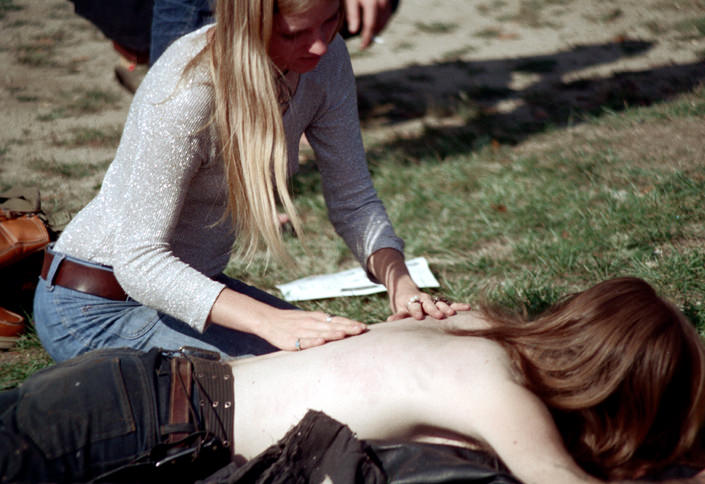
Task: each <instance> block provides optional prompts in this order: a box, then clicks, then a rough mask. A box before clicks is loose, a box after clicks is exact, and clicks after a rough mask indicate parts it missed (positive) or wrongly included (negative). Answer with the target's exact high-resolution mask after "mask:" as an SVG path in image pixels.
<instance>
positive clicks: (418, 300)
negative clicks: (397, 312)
mask: <svg viewBox="0 0 705 484" xmlns="http://www.w3.org/2000/svg"><path fill="white" fill-rule="evenodd" d="M414 303H419V304H421V298H420V297H419V296H418V294H417V295H416V296H411V297H410V298H409V302H407V303H406V307H409V306H411V305H412V304H414Z"/></svg>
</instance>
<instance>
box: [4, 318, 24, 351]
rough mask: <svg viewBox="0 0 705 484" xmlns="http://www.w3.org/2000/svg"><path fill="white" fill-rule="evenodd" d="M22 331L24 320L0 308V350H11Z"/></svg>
mask: <svg viewBox="0 0 705 484" xmlns="http://www.w3.org/2000/svg"><path fill="white" fill-rule="evenodd" d="M22 331H24V318H23V317H22V316H20V315H19V314H17V313H13V312H12V311H8V310H7V309H5V308H0V349H3V350H7V349H10V348H12V347H13V346H14V345H15V343H17V340H18V339H20V334H22Z"/></svg>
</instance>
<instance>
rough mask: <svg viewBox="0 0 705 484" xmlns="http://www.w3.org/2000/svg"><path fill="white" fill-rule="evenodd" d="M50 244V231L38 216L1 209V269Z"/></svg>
mask: <svg viewBox="0 0 705 484" xmlns="http://www.w3.org/2000/svg"><path fill="white" fill-rule="evenodd" d="M48 243H49V231H48V230H47V228H46V225H44V222H42V220H41V219H40V218H39V216H38V215H37V214H31V213H30V214H23V213H18V212H12V211H9V210H2V209H0V267H5V266H8V265H10V264H13V263H15V262H17V261H19V260H22V259H24V258H25V257H27V256H28V255H30V254H32V253H34V252H37V251H39V250H42V249H43V248H44V247H45V246H46V245H47V244H48Z"/></svg>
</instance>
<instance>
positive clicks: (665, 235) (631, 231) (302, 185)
mask: <svg viewBox="0 0 705 484" xmlns="http://www.w3.org/2000/svg"><path fill="white" fill-rule="evenodd" d="M704 94H705V89H702V88H701V89H698V90H696V92H695V93H694V94H691V95H685V96H682V97H681V98H678V99H675V100H673V101H670V102H665V103H662V104H658V105H654V106H651V107H640V108H628V109H625V110H624V111H621V112H619V113H614V112H612V111H610V110H609V109H607V110H603V111H602V112H601V113H599V114H595V115H594V116H593V117H590V118H586V119H584V122H585V123H586V125H588V126H590V127H591V128H592V129H595V130H598V132H600V133H602V134H601V135H600V136H599V137H598V138H597V139H590V140H589V141H586V142H583V143H579V142H576V143H571V144H569V145H568V147H566V146H565V145H563V144H560V145H559V146H557V147H551V146H550V144H547V147H546V148H545V149H542V150H540V151H538V152H531V153H529V152H525V151H524V150H522V149H521V146H518V147H512V146H506V145H501V144H500V145H498V144H497V143H496V142H490V141H491V139H489V138H486V137H482V136H476V137H469V136H457V137H456V136H448V135H445V138H444V134H443V133H440V132H434V131H433V130H431V129H429V130H428V131H427V132H426V135H425V136H421V137H420V139H416V140H406V139H399V140H397V141H396V142H393V143H388V144H385V145H383V146H379V147H375V146H371V147H370V149H369V153H370V166H371V170H372V172H373V177H374V180H375V185H376V187H377V189H378V191H379V193H380V196H381V197H382V199H383V200H384V202H385V205H386V207H387V209H388V211H389V214H390V216H391V218H392V219H393V221H394V224H395V228H396V230H397V232H398V233H399V235H400V236H402V237H403V238H404V239H405V240H406V243H407V246H406V252H407V257H415V256H426V257H427V258H428V259H429V261H430V262H431V268H432V270H433V271H434V273H435V274H436V275H437V277H438V278H439V280H440V282H441V285H442V288H441V292H443V293H445V294H447V295H448V296H450V297H451V298H454V299H458V300H465V301H469V302H477V301H481V300H486V299H487V300H490V301H493V302H499V303H502V304H506V305H509V306H513V307H520V306H527V307H528V309H529V310H530V311H534V312H535V311H538V310H540V309H543V308H544V307H545V306H546V305H548V304H551V303H552V302H554V301H555V300H556V299H557V298H558V297H559V296H560V295H562V294H565V293H566V292H568V291H575V290H580V289H583V288H586V287H588V286H589V285H592V284H594V283H596V282H598V281H600V280H603V279H605V278H610V277H617V276H622V275H636V276H639V277H642V278H645V279H646V280H648V281H649V282H651V283H652V284H653V285H655V286H656V287H657V288H658V289H659V290H660V291H661V292H662V293H663V294H664V295H665V296H667V297H669V298H672V299H673V300H674V301H676V303H677V304H679V305H680V306H681V307H682V308H684V310H686V312H687V314H688V315H689V316H690V317H691V319H692V320H693V321H694V323H696V324H697V325H698V327H699V328H700V330H701V331H705V307H703V299H704V297H705V249H704V248H703V247H705V244H704V242H705V231H704V230H703V228H702V227H704V226H705V212H703V210H702V207H703V206H704V205H705V166H703V165H702V163H701V160H700V159H698V157H697V156H698V155H697V153H698V150H694V151H692V152H691V154H690V156H691V157H692V158H691V159H681V160H679V163H678V164H674V163H669V162H668V161H669V159H668V156H669V155H668V153H664V154H663V155H659V152H658V146H655V147H654V150H653V151H654V152H653V153H651V154H650V155H649V156H647V157H643V156H641V155H639V154H633V153H631V152H630V151H629V149H628V148H629V147H628V146H626V147H625V146H622V145H620V141H619V140H620V135H623V134H626V133H630V132H631V130H634V129H639V128H643V127H644V125H649V124H653V125H654V126H657V127H658V126H661V125H663V126H665V127H667V126H668V123H669V122H670V121H673V120H686V121H688V120H689V121H692V122H693V123H696V124H697V123H702V122H703V121H704V119H703V118H704V117H705V112H703V107H704V106H703V104H704V103H705V95H704ZM561 135H562V133H561V130H558V129H555V130H553V131H551V130H549V131H548V132H546V133H543V134H541V135H540V136H545V137H547V138H548V139H551V138H552V137H558V138H560V136H561ZM644 141H645V142H646V140H644ZM665 144H668V143H667V142H666V143H665ZM647 151H648V150H647ZM684 153H685V154H684V156H688V155H687V151H686V152H684ZM400 174H403V176H400ZM294 188H295V191H296V192H297V202H298V206H299V207H300V209H301V211H302V213H304V214H305V216H306V229H307V239H306V243H307V246H308V252H306V250H305V249H304V248H303V247H302V246H301V244H300V242H299V241H297V240H294V239H292V240H291V241H289V244H290V247H291V251H292V253H294V254H295V256H296V257H297V258H298V260H299V261H300V264H299V266H300V268H299V269H298V270H297V269H291V268H287V267H282V266H279V265H277V264H270V266H269V268H268V270H265V264H264V261H260V262H258V263H255V264H254V265H253V267H250V268H249V269H248V268H246V267H245V266H242V265H240V264H238V263H236V262H235V261H234V262H233V263H232V264H231V266H230V268H229V270H230V272H231V273H232V274H233V275H235V276H237V277H242V278H244V279H246V280H248V281H249V282H251V283H253V284H255V285H258V286H260V287H265V288H268V289H270V290H274V289H273V288H274V285H275V284H277V283H279V282H282V281H286V280H290V279H294V278H297V277H303V276H304V275H308V274H315V273H325V272H331V271H334V270H341V269H345V268H349V267H354V266H355V264H356V263H355V261H353V260H352V258H351V256H350V254H349V252H348V251H347V249H346V248H345V247H344V245H343V244H342V242H340V240H339V239H338V238H337V237H336V236H335V234H334V233H333V230H332V229H331V228H330V226H329V224H328V223H327V221H326V216H325V205H324V203H323V200H322V198H321V195H320V183H319V180H318V175H317V174H316V173H315V172H312V171H309V172H307V173H303V174H301V175H300V176H298V177H297V179H296V181H295V182H294ZM302 305H303V306H304V307H306V308H311V309H313V308H316V309H319V308H320V309H323V310H326V311H329V312H335V313H339V314H345V315H348V316H349V317H352V318H358V319H362V320H365V321H368V322H371V321H376V320H380V319H384V318H385V317H386V315H387V314H388V309H387V301H386V296H385V295H374V296H369V297H364V298H349V299H347V300H334V301H319V302H311V303H303V304H302Z"/></svg>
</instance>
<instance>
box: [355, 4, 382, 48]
mask: <svg viewBox="0 0 705 484" xmlns="http://www.w3.org/2000/svg"><path fill="white" fill-rule="evenodd" d="M345 15H346V18H347V23H348V30H349V31H350V33H353V34H354V33H357V31H358V30H360V24H362V32H361V35H360V36H361V38H362V43H361V44H360V46H361V47H362V48H363V49H364V48H366V47H367V46H369V45H370V43H371V42H372V39H373V37H374V36H375V35H377V34H378V33H380V32H381V31H382V29H384V27H385V26H386V25H387V22H388V21H389V18H390V17H391V16H392V4H391V3H390V2H389V0H345Z"/></svg>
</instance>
